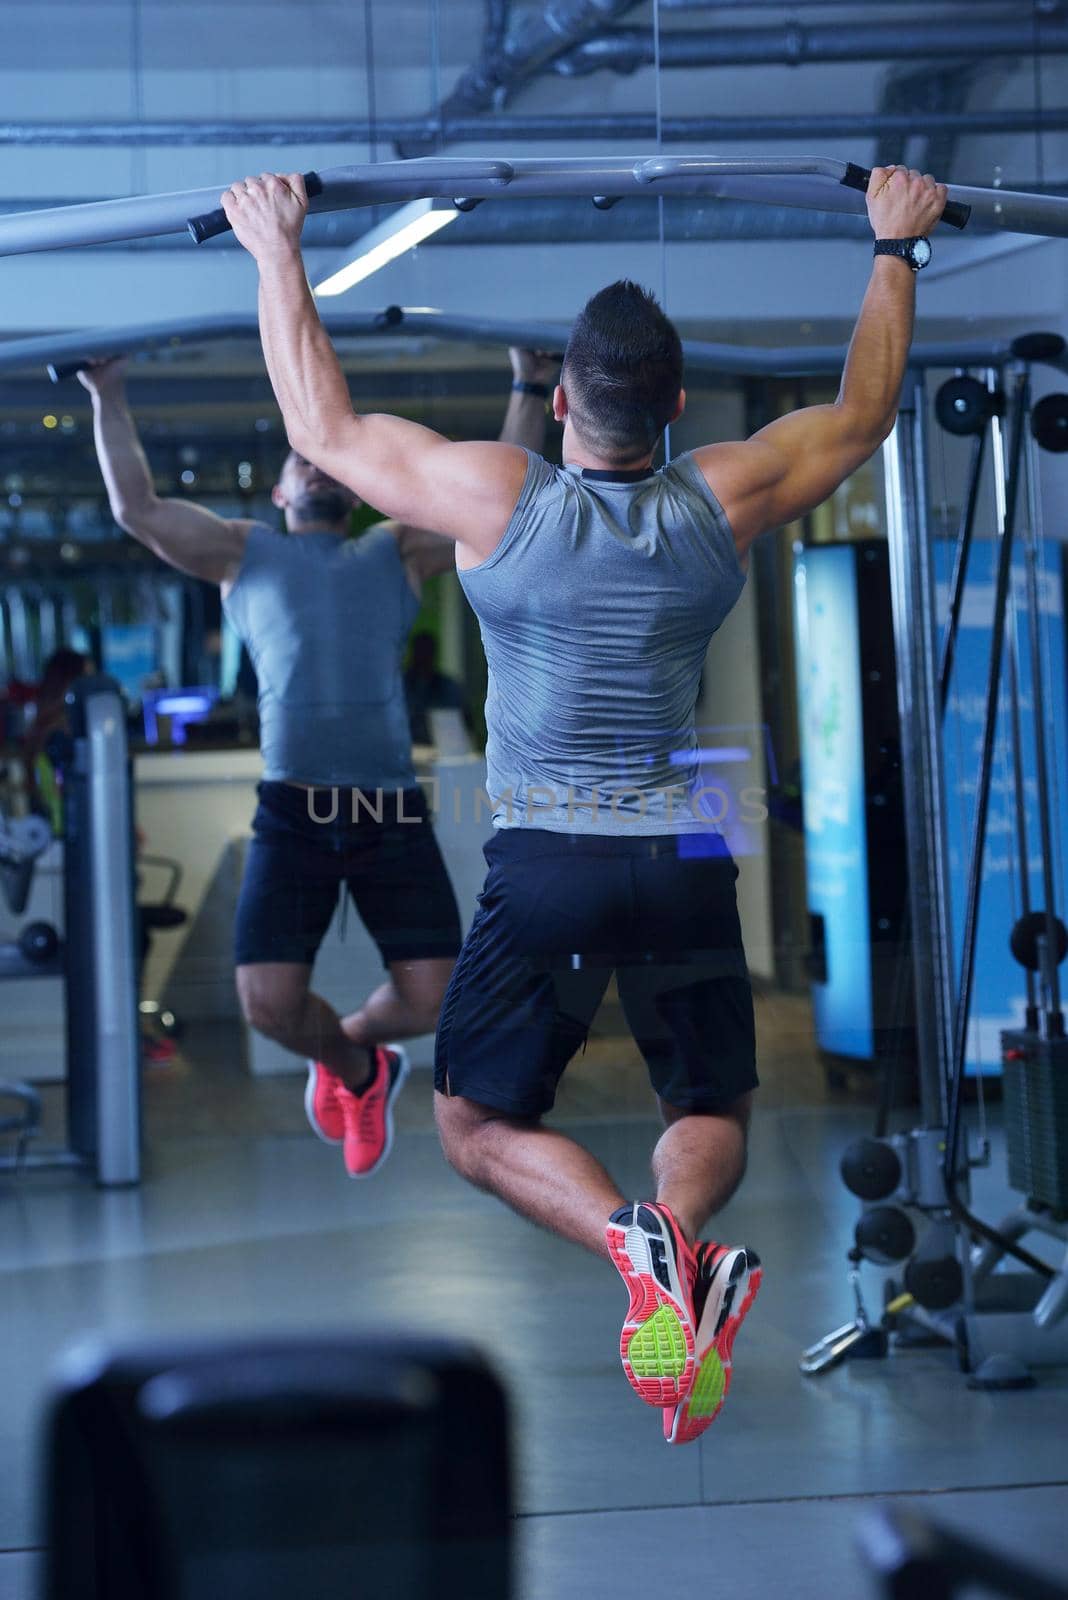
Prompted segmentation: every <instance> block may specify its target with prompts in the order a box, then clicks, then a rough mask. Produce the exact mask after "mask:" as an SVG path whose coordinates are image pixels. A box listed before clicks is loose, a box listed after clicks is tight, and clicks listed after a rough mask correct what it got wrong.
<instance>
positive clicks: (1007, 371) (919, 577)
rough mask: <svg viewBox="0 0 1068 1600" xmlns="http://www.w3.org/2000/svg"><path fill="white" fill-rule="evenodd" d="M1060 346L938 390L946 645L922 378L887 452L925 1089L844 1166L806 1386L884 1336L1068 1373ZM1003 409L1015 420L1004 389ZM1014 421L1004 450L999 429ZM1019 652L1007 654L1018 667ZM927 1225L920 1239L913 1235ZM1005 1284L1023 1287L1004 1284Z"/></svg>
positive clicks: (1018, 1370)
mask: <svg viewBox="0 0 1068 1600" xmlns="http://www.w3.org/2000/svg"><path fill="white" fill-rule="evenodd" d="M1064 347H1065V346H1064V340H1063V339H1061V338H1060V336H1059V335H1054V334H1034V335H1027V336H1023V337H1021V338H1019V339H1016V340H1015V341H1014V342H1013V344H1012V347H1011V350H1010V355H1009V360H1008V361H1007V362H1006V363H1005V364H1004V366H1003V367H1002V368H1000V369H996V368H993V369H990V370H988V371H987V373H986V375H985V381H981V380H979V379H977V378H975V377H973V376H970V375H968V374H966V373H963V372H961V373H958V375H957V376H956V377H955V378H952V379H950V380H949V382H948V383H946V384H944V385H943V386H942V388H941V389H940V390H939V393H938V395H937V397H936V400H935V414H936V416H937V418H938V420H939V422H940V424H941V425H942V427H943V428H945V429H946V430H947V431H948V432H951V433H955V434H959V435H962V436H969V435H970V436H971V438H972V441H973V443H972V451H971V461H970V469H969V475H968V485H967V491H966V495H965V500H964V506H963V509H962V516H961V522H960V527H959V530H958V534H957V538H956V546H955V552H954V561H953V571H952V578H951V581H950V586H949V606H948V619H947V622H946V625H945V631H944V633H943V636H942V638H941V640H939V638H938V633H937V612H936V604H935V599H936V584H935V564H934V551H933V542H932V537H931V530H930V525H929V520H928V515H927V506H928V493H927V415H928V396H927V389H926V383H925V378H924V374H923V372H922V371H919V370H913V371H912V372H910V374H909V377H908V378H907V380H906V386H905V395H904V399H903V403H902V407H901V412H900V414H899V418H898V424H897V427H896V428H895V431H894V434H893V435H892V436H891V438H890V439H889V440H888V442H887V444H886V446H885V469H886V501H887V519H888V532H889V540H890V560H891V581H892V595H893V614H894V635H895V650H896V657H897V674H898V703H899V711H900V719H901V738H902V766H903V782H904V793H905V810H906V840H907V844H906V848H907V854H908V878H909V886H910V920H911V930H912V941H911V953H912V969H913V971H912V976H913V985H914V995H915V1013H916V1035H917V1053H918V1064H919V1082H920V1102H921V1103H920V1122H919V1125H918V1126H916V1127H915V1128H912V1129H911V1130H909V1131H908V1132H906V1133H902V1134H896V1135H893V1136H890V1137H887V1136H886V1135H885V1132H883V1133H881V1134H880V1136H878V1137H876V1138H872V1139H862V1140H859V1141H857V1142H856V1143H855V1144H854V1145H852V1146H850V1148H849V1149H848V1150H847V1151H846V1153H845V1155H844V1157H843V1160H842V1176H843V1179H844V1181H845V1183H846V1185H847V1187H848V1188H849V1189H850V1190H851V1191H852V1192H853V1193H854V1194H856V1195H857V1197H858V1198H859V1199H861V1200H862V1201H864V1202H865V1210H864V1212H863V1213H862V1215H861V1218H860V1220H859V1221H858V1224H857V1228H856V1232H855V1236H854V1244H853V1248H852V1249H851V1250H850V1252H849V1260H850V1268H851V1271H850V1277H851V1282H852V1285H853V1289H854V1293H855V1295H856V1308H857V1309H856V1317H855V1319H854V1321H853V1322H852V1323H848V1324H846V1325H845V1326H844V1327H842V1328H838V1329H836V1330H835V1331H834V1332H833V1333H831V1334H828V1335H827V1336H826V1337H825V1338H824V1339H822V1340H820V1341H819V1342H818V1343H817V1344H816V1345H814V1346H813V1347H812V1348H811V1349H810V1350H807V1351H806V1352H805V1353H804V1355H803V1357H802V1360H801V1370H802V1371H803V1372H805V1373H807V1374H814V1373H817V1372H822V1371H824V1370H826V1369H827V1368H828V1367H830V1366H833V1365H835V1364H836V1363H837V1362H838V1361H840V1360H842V1359H844V1358H845V1357H846V1356H848V1355H867V1356H870V1355H884V1354H885V1353H886V1350H887V1347H888V1341H889V1336H890V1335H891V1334H898V1335H899V1336H900V1337H901V1338H903V1339H907V1338H908V1337H910V1336H914V1337H915V1336H920V1337H924V1336H926V1337H927V1338H928V1339H929V1338H930V1337H931V1336H934V1337H935V1338H937V1339H942V1340H945V1341H946V1342H947V1343H949V1344H951V1345H953V1346H954V1347H955V1348H956V1350H957V1352H958V1355H959V1358H960V1362H961V1366H962V1368H963V1370H964V1371H966V1372H968V1373H970V1374H971V1375H972V1377H971V1382H972V1384H973V1386H975V1387H983V1388H993V1387H1016V1386H1023V1385H1025V1384H1029V1383H1031V1382H1033V1377H1032V1375H1031V1371H1030V1368H1031V1367H1032V1366H1047V1365H1052V1364H1057V1363H1060V1362H1064V1361H1068V1321H1065V1320H1063V1319H1064V1314H1065V1312H1066V1311H1068V1222H1066V1221H1065V1211H1066V1210H1068V1094H1066V1093H1065V1086H1066V1083H1068V1079H1066V1074H1065V1069H1066V1068H1068V1040H1066V1038H1065V1024H1064V1013H1063V1010H1062V1008H1061V996H1060V980H1059V973H1058V968H1059V965H1060V963H1061V961H1063V959H1064V956H1065V954H1066V953H1068V931H1066V929H1065V926H1064V923H1063V922H1062V921H1061V919H1060V917H1059V916H1058V912H1057V902H1056V888H1055V882H1054V864H1053V863H1054V846H1053V815H1052V808H1051V803H1050V787H1051V785H1050V754H1049V749H1048V745H1047V734H1046V712H1045V708H1044V704H1043V694H1042V687H1043V684H1044V682H1045V660H1044V654H1043V645H1042V637H1041V628H1040V622H1039V587H1038V550H1039V541H1040V537H1041V507H1040V496H1039V493H1038V451H1039V449H1040V448H1045V449H1051V450H1057V451H1063V450H1064V449H1065V447H1066V444H1068V396H1064V395H1051V396H1047V397H1046V399H1045V400H1043V401H1042V402H1040V404H1039V405H1038V406H1032V401H1031V367H1032V364H1033V363H1035V362H1047V361H1048V362H1051V363H1057V362H1059V361H1060V360H1061V359H1062V357H1063V354H1064ZM1003 387H1004V390H1005V391H1006V393H1007V396H1008V399H1007V401H1006V399H1005V395H1004V394H1003V393H1002V389H1003ZM1006 409H1007V412H1008V426H1007V433H1006V431H1005V430H1004V429H1003V428H1002V423H1001V417H1002V415H1003V414H1004V412H1005V411H1006ZM988 435H989V436H991V442H992V449H991V455H992V460H993V470H994V488H995V503H996V508H997V539H996V557H995V578H994V585H993V617H992V622H991V630H990V651H989V660H988V665H987V681H986V690H985V696H984V701H983V716H982V724H981V736H980V739H979V750H978V763H977V773H976V790H975V806H974V814H973V816H972V819H971V835H970V843H969V848H968V851H967V856H966V874H965V891H964V908H963V921H962V931H961V938H960V949H959V965H958V966H955V965H954V961H953V952H954V938H953V933H954V929H953V918H952V902H951V894H950V883H949V872H948V862H947V841H946V817H947V809H946V784H945V775H944V771H943V744H942V721H943V715H944V711H945V707H946V704H947V701H948V697H949V692H950V686H951V680H952V675H953V669H954V663H955V658H956V646H957V642H958V636H959V629H960V620H961V611H962V604H963V598H964V588H965V583H966V580H967V574H968V564H969V557H970V555H971V552H972V539H973V533H974V524H975V515H976V506H977V503H978V496H979V485H980V478H981V474H982V472H983V467H984V461H985V457H986V453H987V441H988ZM1021 521H1023V522H1024V523H1025V526H1026V532H1025V535H1024V538H1023V541H1022V543H1023V548H1024V558H1025V573H1026V583H1025V599H1026V606H1025V611H1026V628H1027V644H1028V653H1029V666H1030V682H1031V693H1030V716H1031V720H1032V723H1033V734H1032V738H1033V749H1034V774H1033V784H1034V789H1035V792H1036V795H1037V814H1038V830H1037V831H1038V838H1037V840H1036V841H1034V842H1035V843H1036V844H1037V846H1038V852H1039V860H1040V878H1041V904H1040V905H1039V906H1038V907H1035V905H1034V899H1033V894H1032V887H1033V886H1032V882H1031V872H1030V858H1029V853H1028V852H1029V848H1030V845H1029V839H1028V831H1029V830H1028V826H1027V818H1026V813H1025V789H1026V784H1027V775H1026V774H1025V771H1024V761H1023V716H1024V712H1025V709H1026V707H1025V704H1024V697H1023V695H1022V693H1021V659H1020V651H1019V641H1018V638H1017V631H1016V615H1015V611H1014V609H1013V607H1012V598H1013V597H1012V561H1013V554H1014V551H1015V550H1016V548H1017V546H1018V544H1019V542H1020V535H1019V527H1020V523H1021ZM1006 645H1008V649H1006ZM1003 697H1004V699H1005V700H1006V701H1007V708H1008V714H1009V715H1008V731H1009V739H1010V743H1011V752H1012V763H1011V767H1012V773H1011V798H1012V804H1013V812H1014V819H1015V831H1016V839H1015V844H1016V859H1017V872H1018V878H1019V885H1018V887H1019V906H1020V908H1021V915H1020V916H1019V917H1018V918H1017V920H1016V921H1015V924H1014V925H1013V927H1012V928H1011V930H1006V932H1007V935H1008V937H1007V941H1006V942H1007V943H1008V945H1009V948H1010V950H1011V953H1012V956H1013V957H1014V958H1015V959H1016V960H1017V961H1018V962H1019V963H1020V964H1021V966H1022V967H1023V968H1024V974H1025V987H1026V1007H1025V1016H1024V1019H1023V1026H1022V1027H1021V1028H1013V1029H1009V1030H1007V1031H1005V1032H1004V1033H1003V1034H1002V1047H1001V1062H1002V1073H1003V1079H1004V1094H1005V1106H1006V1132H1007V1138H1008V1152H1009V1182H1010V1184H1011V1186H1012V1187H1013V1188H1015V1189H1017V1190H1019V1191H1020V1192H1021V1193H1022V1194H1023V1195H1024V1197H1025V1201H1026V1204H1025V1205H1024V1206H1022V1207H1020V1208H1019V1209H1017V1210H1015V1211H1013V1212H1012V1213H1011V1214H1010V1215H1009V1216H1008V1217H1007V1218H1005V1219H1004V1220H1003V1221H1002V1222H1001V1223H1000V1224H999V1225H997V1226H993V1225H991V1224H990V1223H988V1222H987V1221H985V1220H984V1219H982V1218H980V1217H979V1216H977V1215H976V1213H975V1212H974V1211H973V1210H972V1208H971V1198H970V1182H969V1178H970V1174H971V1172H972V1170H973V1169H975V1168H976V1167H978V1166H981V1165H986V1164H987V1163H988V1162H989V1159H990V1147H989V1142H988V1141H986V1140H985V1139H983V1140H981V1141H980V1142H979V1143H978V1145H976V1146H974V1147H969V1144H968V1141H967V1139H966V1138H965V1134H964V1128H963V1119H962V1110H963V1087H964V1078H965V1056H966V1050H967V1045H968V1038H969V1025H970V1021H971V1018H972V1011H973V989H974V980H975V968H976V953H977V942H978V927H979V910H980V904H981V896H982V887H983V876H984V858H985V853H986V848H987V842H988V834H989V822H990V797H991V787H992V779H993V765H994V750H995V739H996V734H997V724H998V715H999V705H1000V704H1001V702H1002V698H1003ZM916 1216H918V1217H919V1218H920V1219H922V1221H923V1223H925V1228H924V1231H923V1233H922V1235H920V1236H918V1235H917V1232H916V1228H915V1226H914V1221H913V1218H914V1217H916ZM1033 1231H1039V1232H1042V1233H1044V1234H1047V1235H1051V1236H1052V1237H1054V1238H1056V1239H1057V1240H1058V1241H1059V1242H1060V1243H1062V1244H1064V1245H1065V1247H1066V1248H1065V1258H1064V1262H1063V1264H1062V1265H1061V1267H1060V1268H1059V1269H1055V1268H1053V1267H1051V1266H1050V1265H1048V1264H1047V1262H1046V1261H1044V1260H1043V1259H1041V1258H1040V1257H1038V1256H1036V1255H1034V1254H1033V1253H1032V1252H1031V1250H1029V1249H1027V1248H1026V1247H1025V1246H1024V1245H1023V1244H1022V1243H1021V1242H1020V1241H1021V1240H1022V1239H1023V1238H1024V1236H1025V1235H1026V1234H1028V1233H1030V1232H1033ZM862 1261H870V1262H874V1263H875V1264H877V1265H880V1266H884V1267H886V1266H899V1265H901V1264H902V1263H904V1264H905V1265H904V1292H903V1293H897V1292H896V1291H895V1289H894V1287H893V1285H891V1286H890V1293H889V1298H888V1303H887V1305H886V1307H885V1310H884V1315H883V1318H882V1320H881V1322H880V1323H879V1324H874V1323H873V1322H872V1321H871V1320H870V1319H869V1317H868V1315H867V1312H866V1309H865V1307H864V1302H863V1299H862V1297H861V1295H860V1288H859V1268H860V1264H861V1262H862ZM999 1264H1004V1265H1005V1266H1006V1267H1007V1266H1009V1265H1010V1264H1011V1267H1012V1269H1013V1270H1011V1271H1000V1272H997V1273H995V1271H994V1269H995V1267H997V1266H998V1265H999Z"/></svg>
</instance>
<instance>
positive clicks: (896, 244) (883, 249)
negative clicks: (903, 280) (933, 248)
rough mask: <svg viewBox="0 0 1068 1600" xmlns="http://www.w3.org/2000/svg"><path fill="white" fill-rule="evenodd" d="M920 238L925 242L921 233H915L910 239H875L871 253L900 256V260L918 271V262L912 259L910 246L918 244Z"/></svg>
mask: <svg viewBox="0 0 1068 1600" xmlns="http://www.w3.org/2000/svg"><path fill="white" fill-rule="evenodd" d="M921 239H923V241H924V243H927V240H926V238H925V237H924V235H923V234H916V235H914V236H913V237H912V238H910V239H876V241H875V246H874V249H873V251H872V254H873V255H877V256H900V257H901V259H902V261H907V262H908V264H909V266H910V267H911V268H912V270H913V272H918V271H919V268H920V264H919V263H918V262H917V261H914V260H913V256H912V247H913V245H915V244H918V243H919V242H920V240H921Z"/></svg>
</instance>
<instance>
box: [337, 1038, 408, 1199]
mask: <svg viewBox="0 0 1068 1600" xmlns="http://www.w3.org/2000/svg"><path fill="white" fill-rule="evenodd" d="M373 1060H374V1074H373V1076H372V1078H371V1081H370V1083H369V1084H368V1085H367V1087H366V1089H364V1090H363V1091H362V1092H361V1093H360V1094H353V1093H352V1092H351V1091H350V1090H349V1089H346V1087H345V1085H344V1084H343V1083H342V1084H339V1085H338V1089H339V1096H340V1100H341V1113H342V1119H343V1121H344V1124H345V1133H344V1145H345V1170H346V1172H347V1173H348V1175H349V1177H350V1178H369V1177H370V1176H371V1174H372V1172H377V1171H378V1169H379V1167H380V1166H381V1165H382V1163H383V1161H385V1159H386V1157H387V1156H388V1155H389V1152H390V1150H391V1149H392V1148H393V1102H394V1100H395V1099H396V1098H397V1095H398V1094H399V1093H400V1089H401V1086H402V1084H403V1083H404V1080H405V1078H406V1077H407V1076H408V1056H407V1054H406V1052H405V1051H404V1050H402V1049H401V1047H400V1045H399V1044H387V1045H379V1046H378V1047H377V1049H376V1050H375V1052H374V1057H373Z"/></svg>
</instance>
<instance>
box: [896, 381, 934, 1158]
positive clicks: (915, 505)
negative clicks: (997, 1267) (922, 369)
mask: <svg viewBox="0 0 1068 1600" xmlns="http://www.w3.org/2000/svg"><path fill="white" fill-rule="evenodd" d="M925 406H926V395H925V391H924V384H923V379H922V376H920V375H919V374H918V373H916V372H915V371H911V372H910V373H909V374H908V376H907V377H906V380H905V388H904V391H903V395H902V402H901V408H900V411H899V413H898V420H897V424H896V426H895V428H894V431H893V433H892V434H891V435H890V438H889V439H888V440H887V441H886V443H885V445H884V446H883V462H884V468H885V489H886V517H887V538H888V541H889V546H890V585H891V596H892V605H893V623H894V649H895V657H896V662H897V696H898V711H899V714H900V719H901V767H902V784H903V790H904V802H905V806H904V809H905V829H906V852H907V870H908V881H909V889H910V918H911V924H912V961H913V976H914V983H915V1006H916V1043H917V1056H918V1061H919V1076H920V1100H921V1107H920V1109H921V1116H922V1118H923V1122H924V1125H925V1126H926V1127H941V1126H943V1125H944V1123H945V1113H946V1101H945V1070H944V1066H945V1059H946V1056H945V1041H946V1037H947V1018H946V1016H945V994H946V981H945V977H944V975H943V968H944V967H945V966H946V965H947V963H948V950H947V948H946V946H945V945H943V944H942V943H941V942H940V934H941V921H942V919H941V915H940V911H939V902H940V901H942V902H945V901H947V900H948V896H947V895H946V894H945V882H944V877H943V875H942V874H943V871H944V854H943V852H941V851H940V850H939V849H938V848H937V844H936V839H937V835H938V833H939V831H940V828H941V824H942V818H943V817H944V814H945V806H944V803H943V802H944V787H943V783H942V768H941V751H940V744H939V742H938V735H939V719H938V716H937V669H936V665H935V662H936V654H935V640H934V627H933V620H934V616H933V588H934V585H933V574H932V573H929V572H928V571H927V569H928V568H929V566H930V560H931V551H930V545H929V542H928V540H927V539H926V537H925V535H926V518H925V514H924V507H923V498H922V494H923V490H924V488H925V485H924V481H923V479H924V475H923V472H922V464H921V463H920V462H919V461H918V459H917V454H918V451H920V450H922V447H923V436H922V432H920V431H918V430H917V426H916V422H917V417H918V415H919V414H920V413H921V412H922V411H923V410H924V408H925ZM932 712H933V715H932ZM932 726H933V730H934V735H935V738H934V739H933V740H932V739H931V738H929V737H928V730H929V728H930V727H932Z"/></svg>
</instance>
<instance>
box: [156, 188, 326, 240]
mask: <svg viewBox="0 0 1068 1600" xmlns="http://www.w3.org/2000/svg"><path fill="white" fill-rule="evenodd" d="M304 188H305V191H306V192H307V196H308V199H309V200H310V199H311V198H312V197H313V196H314V195H317V194H322V192H323V180H322V178H320V176H319V174H318V173H317V172H306V173H305V174H304ZM186 227H187V228H188V229H189V232H190V233H191V234H192V236H193V242H194V243H195V244H203V243H204V240H205V239H215V238H217V237H218V235H219V234H220V233H229V231H230V224H229V223H228V222H227V220H226V212H225V211H224V210H223V209H222V207H221V206H220V207H219V209H218V211H206V212H205V213H204V215H203V216H202V217H190V218H189V221H188V222H187V223H186Z"/></svg>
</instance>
